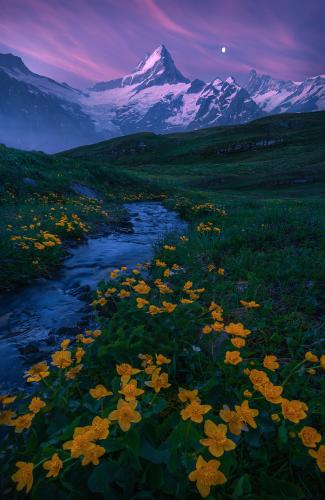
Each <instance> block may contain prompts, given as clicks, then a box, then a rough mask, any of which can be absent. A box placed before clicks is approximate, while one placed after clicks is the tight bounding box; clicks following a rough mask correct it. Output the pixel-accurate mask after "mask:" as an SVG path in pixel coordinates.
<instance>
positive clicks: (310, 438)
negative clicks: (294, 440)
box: [298, 426, 322, 448]
mask: <svg viewBox="0 0 325 500" xmlns="http://www.w3.org/2000/svg"><path fill="white" fill-rule="evenodd" d="M298 436H299V437H300V439H301V441H302V442H303V444H304V445H305V446H307V447H308V448H316V446H317V443H320V441H321V440H322V436H321V434H320V433H319V432H318V431H317V430H316V429H314V427H308V426H305V427H303V428H302V429H301V431H300V432H299V434H298Z"/></svg>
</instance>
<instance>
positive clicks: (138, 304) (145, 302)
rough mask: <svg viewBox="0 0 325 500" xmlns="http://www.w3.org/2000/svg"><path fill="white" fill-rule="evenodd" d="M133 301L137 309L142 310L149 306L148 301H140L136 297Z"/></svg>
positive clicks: (139, 298) (140, 299)
mask: <svg viewBox="0 0 325 500" xmlns="http://www.w3.org/2000/svg"><path fill="white" fill-rule="evenodd" d="M135 300H136V303H137V308H138V309H143V308H144V306H147V305H148V304H149V301H148V300H146V299H142V298H141V297H137V298H136V299H135Z"/></svg>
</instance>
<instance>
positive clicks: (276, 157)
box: [64, 112, 325, 194]
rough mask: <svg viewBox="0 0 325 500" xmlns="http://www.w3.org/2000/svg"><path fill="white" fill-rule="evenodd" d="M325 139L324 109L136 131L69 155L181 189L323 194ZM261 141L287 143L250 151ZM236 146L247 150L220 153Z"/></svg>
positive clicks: (85, 147)
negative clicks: (174, 130)
mask: <svg viewBox="0 0 325 500" xmlns="http://www.w3.org/2000/svg"><path fill="white" fill-rule="evenodd" d="M324 137H325V112H319V113H304V114H300V115H297V114H294V115H293V114H291V115H290V114H288V115H278V116H272V117H268V118H263V119H260V120H257V121H254V122H251V123H249V124H246V125H240V126H232V127H217V128H211V129H204V130H200V131H196V132H191V133H186V134H184V133H183V134H170V135H164V136H157V135H154V134H148V133H144V134H136V135H133V136H128V137H122V138H117V139H113V140H111V141H104V142H101V143H98V144H95V145H93V146H84V147H81V148H77V149H74V150H71V151H68V152H65V153H64V155H65V156H68V157H69V158H74V159H83V160H90V161H100V162H101V163H102V164H105V165H109V166H113V165H115V166H118V167H119V169H123V171H125V170H127V171H129V172H135V173H136V175H137V176H138V177H139V178H144V179H146V180H148V179H149V180H155V181H157V180H158V182H159V183H160V184H162V185H164V186H165V185H166V187H168V186H169V187H173V186H172V185H173V183H174V182H175V181H177V186H178V187H180V186H182V187H183V188H186V189H192V190H195V191H198V190H200V189H201V190H203V191H207V190H209V191H218V193H220V192H222V191H225V190H226V191H237V190H239V189H240V190H251V191H253V190H268V191H272V190H276V191H279V190H281V191H282V192H283V193H285V192H286V191H288V194H291V193H292V194H294V193H299V194H300V193H304V192H306V186H307V191H308V190H309V189H312V190H315V191H318V192H320V193H323V192H324V190H323V189H324V183H325V162H324V158H325V141H324ZM261 139H269V140H277V141H279V140H281V141H282V142H280V143H278V144H276V145H273V146H270V147H266V148H262V147H259V148H258V149H256V150H249V149H248V146H247V145H249V144H250V143H255V142H257V141H259V140H261ZM237 144H240V145H243V148H244V150H243V151H236V152H228V153H222V152H219V151H221V150H225V149H227V148H228V147H229V146H230V147H231V146H234V145H237ZM247 149H248V150H247Z"/></svg>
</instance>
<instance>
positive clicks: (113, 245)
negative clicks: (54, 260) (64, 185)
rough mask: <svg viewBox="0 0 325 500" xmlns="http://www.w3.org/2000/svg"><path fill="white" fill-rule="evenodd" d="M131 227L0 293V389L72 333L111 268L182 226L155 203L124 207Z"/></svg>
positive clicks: (146, 252)
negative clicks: (49, 274)
mask: <svg viewBox="0 0 325 500" xmlns="http://www.w3.org/2000/svg"><path fill="white" fill-rule="evenodd" d="M124 206H125V208H126V209H127V210H128V212H129V215H130V222H131V224H132V228H133V230H132V231H131V232H130V233H128V234H125V233H118V232H116V233H113V234H109V235H107V236H101V237H89V238H88V239H87V240H86V242H85V243H84V244H81V245H80V246H77V247H75V248H72V249H71V250H70V252H69V257H67V258H66V260H65V261H64V263H63V266H62V268H61V269H60V271H59V273H58V274H57V276H56V277H55V278H53V279H39V280H36V281H35V282H33V283H32V284H31V285H28V286H27V287H25V288H23V289H21V290H19V291H18V292H14V293H10V294H7V295H5V296H3V297H0V393H3V392H5V391H9V390H10V389H12V388H13V387H15V388H22V387H23V374H24V371H25V370H26V369H27V368H28V367H29V366H30V365H32V364H33V363H36V362H38V361H41V360H43V359H44V358H46V357H48V356H49V354H50V352H52V351H53V350H55V346H56V345H58V343H59V341H60V339H61V338H65V337H66V336H69V334H70V335H72V334H75V333H77V331H76V330H78V328H81V327H82V326H83V327H85V326H86V325H87V323H89V321H90V318H91V306H90V305H89V297H90V292H91V291H92V290H93V289H95V288H96V286H97V283H98V282H99V281H101V280H103V279H107V278H108V274H109V272H110V271H111V270H112V269H115V268H117V267H121V266H123V265H125V266H128V267H131V268H132V267H133V266H135V265H136V264H137V263H139V262H145V261H147V260H150V258H151V257H152V255H153V244H154V243H155V242H157V241H159V239H160V238H161V237H163V236H164V235H165V234H167V233H169V232H172V231H177V232H181V231H184V230H185V229H186V223H185V222H183V221H182V220H181V219H180V218H179V216H178V215H177V214H176V213H175V212H172V211H170V210H167V209H166V208H165V207H164V206H163V205H162V204H161V203H159V202H137V203H129V204H125V205H124Z"/></svg>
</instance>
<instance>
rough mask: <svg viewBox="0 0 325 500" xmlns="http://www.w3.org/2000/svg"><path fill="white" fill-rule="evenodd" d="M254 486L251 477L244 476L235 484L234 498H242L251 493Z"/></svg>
mask: <svg viewBox="0 0 325 500" xmlns="http://www.w3.org/2000/svg"><path fill="white" fill-rule="evenodd" d="M251 491H252V485H251V480H250V476H249V475H248V474H244V475H243V476H241V477H240V478H239V479H238V480H237V481H235V483H234V487H233V494H232V496H233V497H234V498H241V497H243V495H246V494H248V493H251Z"/></svg>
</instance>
